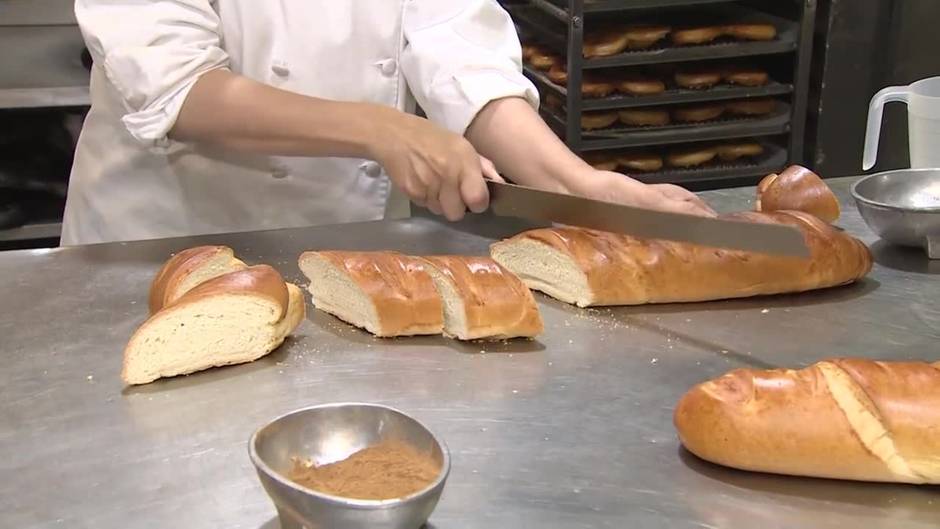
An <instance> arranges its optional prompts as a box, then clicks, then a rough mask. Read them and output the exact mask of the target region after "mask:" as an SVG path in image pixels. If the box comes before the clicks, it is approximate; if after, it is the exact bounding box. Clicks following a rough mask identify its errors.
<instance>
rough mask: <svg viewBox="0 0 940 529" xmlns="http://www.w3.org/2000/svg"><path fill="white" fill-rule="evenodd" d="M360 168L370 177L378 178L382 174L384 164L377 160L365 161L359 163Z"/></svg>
mask: <svg viewBox="0 0 940 529" xmlns="http://www.w3.org/2000/svg"><path fill="white" fill-rule="evenodd" d="M359 170H361V171H362V172H363V174H365V175H366V176H368V177H369V178H378V177H380V176H382V166H380V165H379V164H378V163H376V162H365V163H363V164H361V165H359Z"/></svg>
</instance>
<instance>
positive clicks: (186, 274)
mask: <svg viewBox="0 0 940 529" xmlns="http://www.w3.org/2000/svg"><path fill="white" fill-rule="evenodd" d="M245 268H247V266H246V265H245V263H243V262H241V261H240V260H238V259H237V258H235V254H234V253H233V252H232V249H231V248H229V247H227V246H197V247H195V248H189V249H186V250H183V251H181V252H179V253H178V254H176V255H174V256H173V257H171V258H170V259H169V260H168V261H167V262H166V264H164V265H163V268H161V269H160V271H159V272H157V275H156V277H154V278H153V282H152V283H151V284H150V314H155V313H156V312H157V311H159V310H160V309H161V308H163V307H164V306H166V305H169V304H171V303H173V302H174V301H176V300H178V299H179V298H181V297H182V296H183V294H185V293H187V292H189V291H190V290H192V289H193V288H194V287H196V286H197V285H200V284H202V283H205V282H206V281H208V280H210V279H212V278H214V277H218V276H220V275H222V274H227V273H229V272H234V271H236V270H244V269H245Z"/></svg>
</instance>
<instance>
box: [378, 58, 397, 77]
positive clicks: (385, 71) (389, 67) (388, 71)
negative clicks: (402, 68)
mask: <svg viewBox="0 0 940 529" xmlns="http://www.w3.org/2000/svg"><path fill="white" fill-rule="evenodd" d="M379 68H381V70H382V75H385V76H386V77H391V76H393V75H395V73H396V72H398V61H396V60H395V59H386V60H384V61H381V62H380V63H379Z"/></svg>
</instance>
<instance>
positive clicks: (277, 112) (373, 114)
mask: <svg viewBox="0 0 940 529" xmlns="http://www.w3.org/2000/svg"><path fill="white" fill-rule="evenodd" d="M396 112H398V111H397V110H395V109H392V108H389V107H383V106H380V105H374V104H368V103H346V102H339V101H329V100H325V99H318V98H315V97H308V96H304V95H300V94H295V93H293V92H288V91H286V90H281V89H278V88H275V87H272V86H268V85H265V84H262V83H259V82H256V81H253V80H251V79H248V78H246V77H242V76H239V75H236V74H234V73H232V72H230V71H228V70H214V71H211V72H208V73H206V74H204V75H203V76H202V77H200V79H199V80H198V81H197V82H196V84H195V85H194V86H193V87H192V89H191V90H190V92H189V95H188V96H187V97H186V101H185V102H184V103H183V108H182V110H181V111H180V115H179V117H178V119H177V121H176V124H175V126H174V127H173V129H172V130H171V131H170V137H171V138H173V139H176V140H180V141H190V142H199V143H206V144H211V145H215V146H219V147H222V148H227V149H233V150H239V151H248V152H256V153H263V154H275V155H284V156H340V157H357V158H373V157H374V153H373V150H374V149H373V148H374V146H375V145H376V144H377V142H379V141H381V138H382V134H385V133H387V132H388V131H387V130H386V128H387V125H388V123H389V122H390V121H392V120H394V119H395V116H394V114H393V113H396ZM383 131H385V132H383Z"/></svg>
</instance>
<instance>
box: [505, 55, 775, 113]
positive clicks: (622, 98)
mask: <svg viewBox="0 0 940 529" xmlns="http://www.w3.org/2000/svg"><path fill="white" fill-rule="evenodd" d="M523 69H524V71H525V73H526V75H527V76H528V77H529V79H532V80H533V82H535V84H536V86H538V87H539V88H540V89H542V90H544V91H545V92H554V93H555V94H557V95H559V96H561V97H562V98H567V97H568V89H567V88H566V87H564V86H561V85H558V84H555V83H553V82H552V81H551V80H549V79H548V77H547V76H546V75H545V73H544V72H542V71H539V70H536V69H535V68H532V67H530V66H528V65H526V66H524V67H523ZM792 92H793V85H792V84H790V83H778V82H776V81H770V82H769V83H767V84H766V85H764V86H735V85H718V86H714V87H712V88H708V89H705V90H691V89H684V88H677V87H669V88H668V89H667V90H666V91H665V92H663V93H661V94H655V95H646V96H630V95H613V96H609V97H603V98H590V99H582V101H581V109H582V110H608V109H614V108H632V107H646V106H653V105H671V104H678V103H698V102H705V101H723V100H728V99H746V98H752V97H770V96H779V95H787V94H790V93H792Z"/></svg>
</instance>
